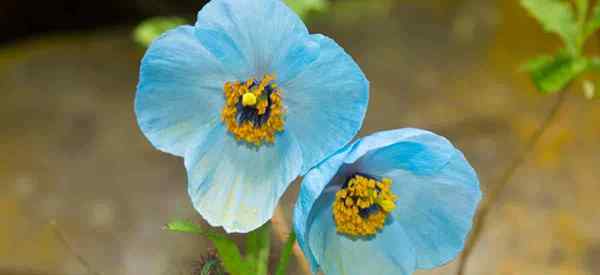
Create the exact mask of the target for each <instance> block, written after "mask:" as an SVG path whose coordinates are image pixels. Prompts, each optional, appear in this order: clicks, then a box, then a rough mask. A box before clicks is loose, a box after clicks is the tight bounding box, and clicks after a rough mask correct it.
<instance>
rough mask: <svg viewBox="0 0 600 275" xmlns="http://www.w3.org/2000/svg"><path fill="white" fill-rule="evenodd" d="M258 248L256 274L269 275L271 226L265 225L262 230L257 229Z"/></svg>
mask: <svg viewBox="0 0 600 275" xmlns="http://www.w3.org/2000/svg"><path fill="white" fill-rule="evenodd" d="M259 230H260V232H259V233H258V234H260V236H259V240H260V246H259V250H258V253H257V255H256V274H257V275H268V274H269V254H270V250H271V224H270V223H269V224H266V225H265V226H264V227H263V228H262V229H259Z"/></svg>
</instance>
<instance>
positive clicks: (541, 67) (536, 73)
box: [521, 0, 600, 97]
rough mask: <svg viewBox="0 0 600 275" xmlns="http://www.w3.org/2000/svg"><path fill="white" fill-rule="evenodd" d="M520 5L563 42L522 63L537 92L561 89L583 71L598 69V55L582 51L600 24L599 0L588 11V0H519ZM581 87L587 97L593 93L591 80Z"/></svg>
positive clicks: (550, 91) (599, 63)
mask: <svg viewBox="0 0 600 275" xmlns="http://www.w3.org/2000/svg"><path fill="white" fill-rule="evenodd" d="M521 5H522V6H523V7H524V8H525V9H526V10H527V12H529V14H530V15H531V16H532V17H534V18H535V19H536V20H537V21H538V22H539V23H540V25H542V27H543V29H544V30H545V31H546V32H549V33H553V34H555V35H557V36H558V37H560V39H561V41H562V42H563V44H564V47H563V48H562V49H560V50H559V51H557V53H555V54H554V55H551V56H550V55H543V56H540V57H537V58H534V59H532V60H530V61H529V62H527V63H526V64H525V65H524V66H523V69H524V70H525V71H527V72H529V73H530V76H531V79H532V80H533V82H534V84H535V85H536V87H537V88H538V89H539V90H540V92H542V93H555V92H558V91H561V90H563V89H565V87H566V86H567V85H568V84H569V83H571V82H572V81H573V80H575V79H576V78H578V77H579V76H581V75H582V74H583V73H585V72H587V71H596V70H599V69H600V61H596V60H597V58H593V57H586V56H584V54H583V49H584V46H585V43H586V41H587V40H588V39H589V38H590V36H591V35H592V34H593V33H594V32H596V31H597V30H598V29H599V28H600V1H597V2H596V4H595V5H594V7H593V9H592V11H591V13H590V11H589V8H590V2H589V0H573V1H568V0H521ZM584 90H585V94H586V97H593V95H594V92H593V91H594V90H595V89H594V85H593V83H592V82H586V84H584ZM590 95H591V96H590Z"/></svg>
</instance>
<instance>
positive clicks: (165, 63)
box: [135, 26, 232, 156]
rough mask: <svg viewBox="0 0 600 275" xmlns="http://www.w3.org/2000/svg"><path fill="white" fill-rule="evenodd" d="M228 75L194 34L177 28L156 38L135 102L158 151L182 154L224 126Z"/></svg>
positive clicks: (143, 126) (189, 29) (140, 120)
mask: <svg viewBox="0 0 600 275" xmlns="http://www.w3.org/2000/svg"><path fill="white" fill-rule="evenodd" d="M231 77H232V76H231V75H229V74H228V73H226V72H224V71H223V68H222V65H221V63H219V62H218V61H217V60H216V59H215V58H213V57H212V55H211V54H210V52H209V51H207V50H206V49H205V48H204V47H203V46H202V44H200V41H198V39H197V38H196V36H195V35H194V29H193V27H191V26H183V27H178V28H176V29H175V30H172V31H169V32H167V33H166V34H164V35H163V36H161V37H160V38H159V39H157V40H156V41H155V42H154V43H152V45H151V46H150V48H149V49H148V51H147V52H146V55H145V56H144V59H143V60H142V65H141V72H140V82H139V84H138V88H137V94H136V99H135V112H136V115H137V121H138V124H139V126H140V128H141V129H142V132H143V133H144V134H145V135H146V137H147V138H148V139H149V140H150V142H151V143H152V144H153V145H154V146H155V147H156V148H158V149H160V150H162V151H164V152H168V153H171V154H174V155H178V156H183V155H185V152H186V150H187V149H188V148H190V147H193V146H194V145H195V144H197V143H201V142H202V141H203V140H204V137H205V136H206V135H207V134H208V132H209V131H210V130H211V129H212V128H214V126H215V125H216V124H217V123H219V116H220V114H221V109H222V106H223V84H224V83H225V81H226V80H227V79H229V78H231Z"/></svg>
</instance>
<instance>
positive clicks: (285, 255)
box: [275, 232, 296, 275]
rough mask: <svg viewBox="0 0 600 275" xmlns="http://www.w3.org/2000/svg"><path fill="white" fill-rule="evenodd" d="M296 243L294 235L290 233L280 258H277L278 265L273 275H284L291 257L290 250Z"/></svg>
mask: <svg viewBox="0 0 600 275" xmlns="http://www.w3.org/2000/svg"><path fill="white" fill-rule="evenodd" d="M295 243H296V233H294V232H292V233H291V234H290V236H289V237H288V239H287V241H286V242H285V246H284V247H283V249H282V250H281V256H280V257H279V263H278V264H277V271H276V272H275V275H285V272H286V269H287V266H288V264H289V262H290V255H292V249H293V248H294V244H295Z"/></svg>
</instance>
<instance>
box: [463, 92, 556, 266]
mask: <svg viewBox="0 0 600 275" xmlns="http://www.w3.org/2000/svg"><path fill="white" fill-rule="evenodd" d="M567 91H568V87H567V88H566V89H563V90H562V91H559V95H558V99H556V101H555V102H554V105H552V108H551V109H550V111H549V112H548V114H547V115H546V117H545V118H544V121H543V122H542V124H541V125H540V127H539V128H538V129H537V130H536V131H535V133H533V135H532V136H531V138H530V139H529V142H528V143H527V145H526V147H525V149H524V150H523V151H522V152H521V153H520V154H519V155H518V156H517V157H516V158H515V159H514V160H513V161H512V162H511V164H510V166H509V167H508V169H507V170H506V172H505V173H504V174H503V175H502V177H501V178H500V181H499V182H498V183H497V184H496V185H495V186H493V187H491V188H490V191H489V192H488V195H487V199H486V200H485V201H483V202H482V203H481V207H480V209H479V213H478V214H477V216H476V218H475V223H474V225H473V231H472V233H471V237H470V238H469V240H468V242H467V244H466V246H465V250H464V251H463V253H462V255H461V257H460V260H459V262H458V272H457V273H456V274H457V275H464V274H465V267H466V265H467V261H468V260H469V256H471V253H472V252H473V249H474V247H475V244H477V242H478V241H479V239H480V238H481V232H482V231H483V228H484V227H485V224H486V222H485V221H486V220H487V217H488V216H489V212H490V209H491V208H492V206H493V205H494V204H495V203H496V202H497V200H498V198H499V197H500V193H502V191H503V190H504V189H505V188H506V186H508V184H509V183H510V181H511V179H512V178H513V176H514V175H515V173H516V172H517V171H518V169H519V167H521V165H523V163H524V162H525V161H526V160H527V158H528V157H529V155H530V154H531V153H533V151H534V149H535V147H536V145H537V144H538V143H539V141H540V140H541V139H542V137H543V136H544V133H546V130H548V128H550V125H552V123H553V122H554V120H555V119H556V118H557V117H558V114H559V110H560V109H561V107H562V105H563V104H564V102H565V98H566V94H567Z"/></svg>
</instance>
